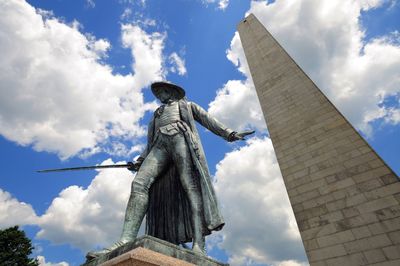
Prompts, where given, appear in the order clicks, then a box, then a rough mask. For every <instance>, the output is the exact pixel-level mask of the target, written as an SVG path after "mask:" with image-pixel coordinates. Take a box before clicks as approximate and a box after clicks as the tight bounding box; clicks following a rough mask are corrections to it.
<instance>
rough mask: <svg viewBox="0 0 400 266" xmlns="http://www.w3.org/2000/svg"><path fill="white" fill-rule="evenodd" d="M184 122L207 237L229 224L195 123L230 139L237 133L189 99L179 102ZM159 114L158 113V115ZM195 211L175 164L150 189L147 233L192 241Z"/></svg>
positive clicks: (174, 240)
mask: <svg viewBox="0 0 400 266" xmlns="http://www.w3.org/2000/svg"><path fill="white" fill-rule="evenodd" d="M179 112H180V116H181V120H182V121H183V122H185V123H183V124H184V125H185V128H184V129H183V130H182V131H184V136H185V141H186V143H187V145H188V147H189V150H190V154H191V158H189V159H191V162H192V163H193V169H194V171H193V174H192V176H193V178H195V179H196V182H198V187H199V188H200V190H201V197H202V216H203V235H208V234H210V233H211V231H213V230H215V231H217V230H221V229H222V227H223V226H224V224H225V222H224V219H223V217H222V215H221V212H220V210H219V207H218V202H217V198H216V196H215V191H214V188H213V185H212V182H211V177H210V173H209V170H208V166H207V162H206V158H205V155H204V150H203V146H202V144H201V141H200V137H199V134H198V132H197V129H196V125H195V121H197V122H199V123H200V124H201V125H203V126H204V127H205V128H207V129H208V130H210V131H211V132H213V133H215V134H216V135H219V136H221V137H223V138H225V139H228V137H229V135H230V134H231V133H232V132H233V130H231V129H229V128H227V127H226V126H224V125H223V124H222V123H220V122H219V121H217V120H216V119H215V118H213V117H211V116H210V115H209V114H208V113H207V112H206V111H205V110H204V109H203V108H201V107H200V106H199V105H197V104H196V103H193V102H188V101H187V100H186V98H184V99H181V100H179ZM155 113H157V112H155ZM154 120H155V116H153V119H152V120H151V122H150V123H149V126H148V142H147V147H146V149H145V150H144V152H143V153H142V155H141V157H143V158H145V157H146V156H147V154H148V153H149V152H150V150H151V148H152V145H153V143H154V141H155V133H156V132H157V129H156V128H155V123H154ZM190 217H191V211H190V205H189V201H188V199H187V196H186V193H185V192H184V190H183V187H182V185H181V184H180V181H179V178H178V176H177V171H176V169H175V167H174V165H173V164H171V165H170V167H169V168H168V169H167V170H166V171H165V172H164V173H163V174H162V175H161V176H159V177H157V178H156V181H155V182H154V183H153V185H152V187H151V188H150V195H149V208H148V210H147V215H146V234H148V235H152V236H154V237H157V238H160V239H164V240H166V241H168V242H171V243H175V244H180V243H185V242H190V241H191V239H192V225H191V222H190V221H191V219H190Z"/></svg>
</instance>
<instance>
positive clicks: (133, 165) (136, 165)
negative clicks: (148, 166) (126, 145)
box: [128, 161, 143, 172]
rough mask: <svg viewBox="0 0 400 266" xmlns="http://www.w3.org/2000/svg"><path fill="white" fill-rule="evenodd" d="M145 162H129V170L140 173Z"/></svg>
mask: <svg viewBox="0 0 400 266" xmlns="http://www.w3.org/2000/svg"><path fill="white" fill-rule="evenodd" d="M142 162H143V161H136V162H134V163H133V162H128V170H129V171H134V172H137V171H139V168H140V166H141V165H142Z"/></svg>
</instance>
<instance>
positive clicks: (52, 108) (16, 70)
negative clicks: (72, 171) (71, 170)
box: [0, 0, 168, 158]
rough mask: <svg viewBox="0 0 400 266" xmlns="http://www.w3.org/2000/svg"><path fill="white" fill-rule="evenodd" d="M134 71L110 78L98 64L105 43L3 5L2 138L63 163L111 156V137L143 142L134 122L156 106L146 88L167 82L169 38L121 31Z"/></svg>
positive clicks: (75, 26)
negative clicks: (165, 51)
mask: <svg viewBox="0 0 400 266" xmlns="http://www.w3.org/2000/svg"><path fill="white" fill-rule="evenodd" d="M121 38H122V44H123V45H124V47H126V48H127V49H130V51H131V54H132V58H133V64H132V71H133V73H132V74H128V75H125V76H122V75H119V74H114V73H113V69H112V67H111V66H109V65H107V64H105V63H103V62H101V60H102V58H104V57H106V56H107V51H108V50H109V49H111V45H110V43H109V42H108V41H107V40H105V39H96V38H95V37H94V36H91V35H88V34H83V33H82V32H80V29H79V23H78V22H74V23H72V24H66V23H63V22H61V21H59V20H58V19H57V18H55V17H54V16H52V14H50V13H48V12H47V13H46V12H44V11H43V10H35V8H34V7H32V6H31V5H29V4H28V3H26V2H25V1H17V0H10V1H1V2H0V50H1V51H2V54H3V56H2V60H1V62H0V84H1V85H0V134H1V135H3V136H4V137H5V138H7V139H8V140H11V141H14V142H16V143H18V144H20V145H24V146H27V145H31V146H32V147H33V148H34V149H35V150H37V151H48V152H54V153H57V154H58V155H59V156H60V157H61V158H68V157H70V156H74V155H77V154H78V155H82V156H84V155H88V154H89V155H90V154H93V153H96V152H100V151H109V150H110V149H111V146H106V145H107V144H104V143H107V141H108V140H110V139H113V140H115V141H120V142H124V143H127V144H126V145H130V146H135V145H140V143H138V138H140V137H142V136H144V134H145V128H144V127H143V126H141V125H140V123H139V121H140V119H141V118H142V117H143V115H144V114H145V112H146V111H148V110H153V109H154V108H155V103H145V102H144V100H143V93H142V90H143V88H146V87H148V86H149V85H150V84H151V82H153V81H155V80H161V79H163V78H164V77H165V75H166V73H167V69H165V62H164V59H165V58H168V56H164V55H163V49H164V42H165V39H166V33H163V32H161V33H160V32H150V31H145V30H143V29H142V28H141V27H140V26H138V25H136V24H123V25H122V26H121Z"/></svg>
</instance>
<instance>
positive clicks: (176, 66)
mask: <svg viewBox="0 0 400 266" xmlns="http://www.w3.org/2000/svg"><path fill="white" fill-rule="evenodd" d="M169 61H170V64H171V65H172V66H171V67H170V70H171V72H173V73H176V72H177V73H178V74H179V75H181V76H183V75H185V74H186V72H187V71H186V67H185V60H184V59H182V58H181V57H180V56H179V55H178V54H177V53H175V52H174V53H172V54H171V55H170V56H169Z"/></svg>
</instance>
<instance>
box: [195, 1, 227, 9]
mask: <svg viewBox="0 0 400 266" xmlns="http://www.w3.org/2000/svg"><path fill="white" fill-rule="evenodd" d="M201 1H202V3H203V4H205V5H206V6H208V5H209V4H218V9H221V10H225V9H226V8H227V7H228V5H229V0H201Z"/></svg>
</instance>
